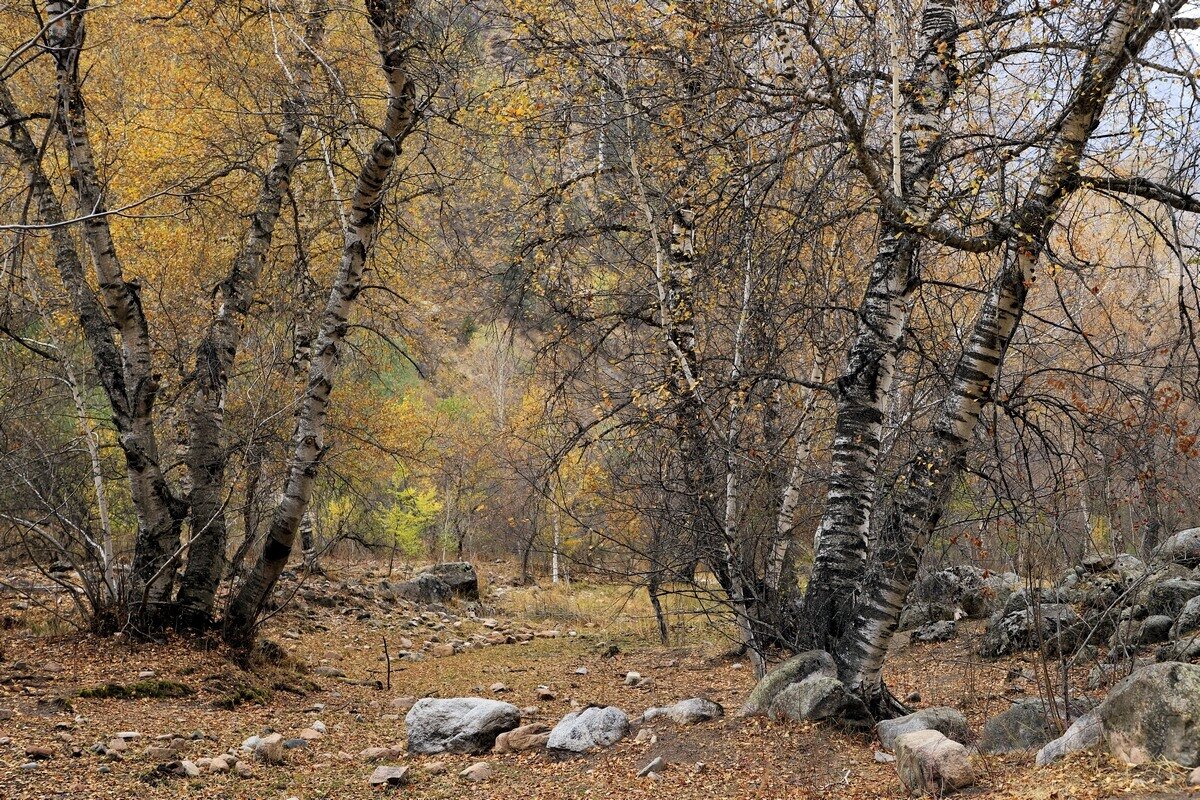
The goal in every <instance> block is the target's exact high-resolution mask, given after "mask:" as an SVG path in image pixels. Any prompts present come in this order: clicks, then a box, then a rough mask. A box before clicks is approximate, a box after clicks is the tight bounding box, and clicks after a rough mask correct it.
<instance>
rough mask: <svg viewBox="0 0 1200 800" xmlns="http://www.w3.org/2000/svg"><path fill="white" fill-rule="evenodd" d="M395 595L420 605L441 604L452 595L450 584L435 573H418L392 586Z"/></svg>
mask: <svg viewBox="0 0 1200 800" xmlns="http://www.w3.org/2000/svg"><path fill="white" fill-rule="evenodd" d="M392 590H393V592H394V593H395V595H396V596H397V597H400V598H403V599H405V600H411V601H412V602H414V603H421V604H422V605H441V604H442V603H446V602H449V600H450V598H451V597H453V596H454V592H453V590H451V588H450V585H449V584H447V583H446V582H445V581H443V580H442V579H441V578H438V577H437V576H436V575H418V576H416V577H415V578H413V579H412V580H411V581H405V582H404V583H398V584H396V585H395V586H394V587H393V589H392Z"/></svg>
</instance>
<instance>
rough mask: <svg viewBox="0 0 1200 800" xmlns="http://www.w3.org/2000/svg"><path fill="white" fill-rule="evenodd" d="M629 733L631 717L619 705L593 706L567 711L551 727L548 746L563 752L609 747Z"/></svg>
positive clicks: (581, 751) (582, 751) (579, 751)
mask: <svg viewBox="0 0 1200 800" xmlns="http://www.w3.org/2000/svg"><path fill="white" fill-rule="evenodd" d="M628 733H629V717H628V716H626V714H625V712H624V711H622V710H621V709H619V708H617V707H616V706H608V707H606V708H600V707H599V706H592V707H590V708H585V709H584V710H583V711H572V712H571V713H570V714H567V715H566V716H565V717H563V718H562V719H561V720H559V722H558V724H557V725H555V726H554V728H553V729H552V730H551V731H550V738H549V739H548V740H547V741H546V747H547V748H548V749H550V750H554V751H556V752H560V753H586V752H587V751H589V750H592V749H593V748H596V747H610V746H612V745H614V744H616V743H617V742H619V741H621V740H622V739H624V738H625V736H626V735H627V734H628Z"/></svg>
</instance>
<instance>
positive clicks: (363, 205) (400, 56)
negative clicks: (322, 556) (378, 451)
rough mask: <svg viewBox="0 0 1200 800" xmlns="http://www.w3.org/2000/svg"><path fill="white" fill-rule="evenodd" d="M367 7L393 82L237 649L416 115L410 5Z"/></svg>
mask: <svg viewBox="0 0 1200 800" xmlns="http://www.w3.org/2000/svg"><path fill="white" fill-rule="evenodd" d="M366 5H367V12H368V16H369V18H370V22H371V27H372V30H373V32H374V34H375V37H376V41H377V42H378V44H379V50H380V54H381V56H382V59H383V71H384V75H385V77H386V79H387V84H388V104H387V111H386V114H385V117H384V119H383V120H382V122H381V124H380V127H379V130H380V136H379V138H378V139H377V140H376V142H375V145H374V146H373V147H372V149H371V152H370V153H369V154H368V156H367V159H366V162H365V163H364V164H363V166H362V169H361V171H360V172H359V175H358V181H357V183H356V185H355V189H354V195H353V198H352V200H351V204H352V205H351V212H350V218H349V225H348V227H347V229H346V233H345V245H344V247H343V250H342V259H341V264H340V266H339V268H338V272H337V276H336V277H335V279H334V282H333V286H332V289H331V291H330V293H329V299H328V301H327V302H326V305H325V309H324V311H323V312H322V315H321V322H320V328H319V332H318V334H317V337H316V339H315V340H314V343H313V353H312V360H311V362H310V364H309V369H308V383H307V386H306V387H305V391H304V395H303V397H302V399H301V404H300V412H299V418H298V420H297V423H296V430H295V433H294V435H293V450H292V454H291V458H290V459H289V463H288V468H287V478H286V481H285V485H284V494H283V499H282V500H281V501H280V503H279V505H278V507H277V508H276V509H275V513H274V516H273V518H272V520H271V526H270V529H269V531H268V533H267V538H266V542H265V543H264V545H263V550H262V553H261V554H260V555H259V557H258V560H257V562H256V563H255V565H254V568H253V569H252V570H251V572H250V574H249V575H248V576H247V578H246V581H245V583H244V584H243V585H242V586H241V588H240V589H239V590H238V592H237V594H236V596H235V597H234V599H233V601H232V602H231V604H230V607H229V612H228V615H227V617H226V621H225V637H226V639H227V640H228V641H230V642H231V643H233V644H235V645H239V646H245V645H247V644H249V643H250V641H251V640H252V638H253V635H254V629H255V625H256V624H257V621H258V616H259V613H260V612H261V611H262V608H263V606H264V605H265V604H266V601H267V598H268V597H269V596H270V593H271V590H272V589H273V588H274V586H275V582H276V580H278V578H279V575H280V573H281V572H283V569H284V567H285V566H286V565H287V561H288V558H289V557H290V555H291V552H292V546H293V544H294V542H295V539H296V533H297V531H298V530H299V527H300V522H301V519H302V517H303V516H304V513H305V511H306V510H307V509H308V506H309V503H310V501H311V499H312V491H313V484H314V482H315V480H316V475H317V469H318V467H319V465H320V462H321V458H322V456H323V455H324V453H325V417H326V414H327V412H328V408H329V399H330V395H331V393H332V391H333V385H334V379H335V378H336V375H337V367H338V358H339V352H340V350H341V346H342V343H343V341H344V340H345V338H346V333H347V332H348V330H349V328H350V322H349V320H350V312H351V311H352V309H353V307H354V303H355V301H356V300H357V299H358V295H359V292H360V291H361V289H362V277H363V269H364V268H365V266H366V261H367V255H368V252H369V250H370V247H371V243H372V240H373V239H374V236H375V230H376V225H377V224H378V221H379V215H380V212H381V210H382V205H383V189H384V184H385V183H386V181H387V178H388V175H389V174H390V173H391V170H392V166H393V164H394V163H395V161H396V157H397V155H398V154H399V151H400V146H401V144H402V143H403V141H404V139H405V138H406V137H407V136H408V134H409V133H410V132H411V131H412V129H413V126H414V124H415V123H416V118H417V111H416V97H415V86H414V84H413V82H412V80H411V78H410V77H409V75H408V71H407V64H406V60H405V57H406V53H407V50H406V47H405V41H404V39H405V35H406V24H407V22H408V14H409V11H410V6H409V3H408V2H406V0H396V1H395V2H389V1H388V0H367V4H366Z"/></svg>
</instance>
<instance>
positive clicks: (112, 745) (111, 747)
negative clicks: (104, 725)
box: [106, 739, 129, 753]
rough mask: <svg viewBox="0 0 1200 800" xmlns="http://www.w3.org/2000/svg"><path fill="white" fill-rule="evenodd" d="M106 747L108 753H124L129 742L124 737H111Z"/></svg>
mask: <svg viewBox="0 0 1200 800" xmlns="http://www.w3.org/2000/svg"><path fill="white" fill-rule="evenodd" d="M106 749H107V750H108V752H110V753H124V752H125V751H126V750H128V749H129V742H127V741H125V740H124V739H112V740H110V741H109V743H108V745H107V746H106Z"/></svg>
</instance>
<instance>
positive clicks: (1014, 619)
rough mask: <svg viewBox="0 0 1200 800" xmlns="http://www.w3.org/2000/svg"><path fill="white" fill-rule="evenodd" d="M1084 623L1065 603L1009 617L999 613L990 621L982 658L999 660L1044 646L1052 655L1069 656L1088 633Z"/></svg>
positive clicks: (980, 648)
mask: <svg viewBox="0 0 1200 800" xmlns="http://www.w3.org/2000/svg"><path fill="white" fill-rule="evenodd" d="M1039 621H1040V623H1041V624H1040V625H1039V624H1038V623H1039ZM1082 623H1083V620H1082V618H1081V617H1080V616H1079V614H1078V613H1076V611H1075V609H1074V608H1072V607H1071V606H1069V605H1067V604H1066V603H1051V604H1048V605H1044V606H1040V607H1039V608H1037V609H1033V608H1022V609H1020V610H1018V611H1013V612H1010V613H1004V612H997V613H995V614H993V615H992V617H991V618H990V619H989V620H988V624H987V630H985V631H984V634H983V639H982V640H981V642H980V644H979V654H980V655H981V656H983V657H984V658H996V657H998V656H1004V655H1009V654H1011V653H1016V652H1019V651H1021V650H1032V649H1035V648H1037V647H1039V646H1040V645H1041V644H1042V643H1043V642H1045V643H1046V644H1047V645H1048V648H1049V650H1050V652H1052V653H1057V652H1069V651H1070V650H1071V649H1072V648H1073V647H1074V646H1075V645H1076V644H1078V640H1079V639H1080V638H1081V636H1082V635H1083V634H1085V633H1086V630H1084V628H1085V627H1086V626H1084V625H1083V624H1082Z"/></svg>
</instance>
